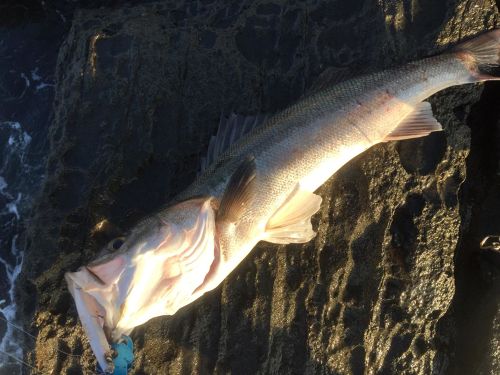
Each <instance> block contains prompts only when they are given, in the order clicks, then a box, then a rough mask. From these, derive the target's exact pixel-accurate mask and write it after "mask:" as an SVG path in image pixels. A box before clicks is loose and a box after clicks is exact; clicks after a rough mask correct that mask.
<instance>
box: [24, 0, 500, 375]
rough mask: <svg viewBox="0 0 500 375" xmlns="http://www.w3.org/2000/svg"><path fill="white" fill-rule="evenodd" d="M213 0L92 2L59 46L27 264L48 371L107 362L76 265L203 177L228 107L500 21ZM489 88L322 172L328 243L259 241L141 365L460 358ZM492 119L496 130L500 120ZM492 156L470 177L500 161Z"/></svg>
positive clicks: (146, 351) (270, 104)
mask: <svg viewBox="0 0 500 375" xmlns="http://www.w3.org/2000/svg"><path fill="white" fill-rule="evenodd" d="M201 3H203V4H202V5H197V4H198V3H196V4H193V3H192V2H188V1H186V2H183V1H181V2H178V1H177V2H171V1H167V2H157V3H156V2H152V3H147V4H144V5H137V6H126V7H118V6H113V5H110V6H108V7H107V8H102V9H93V10H92V9H91V10H85V9H83V10H78V11H76V12H75V15H74V19H73V21H72V27H71V30H70V31H69V33H68V35H67V37H66V40H65V42H64V43H63V45H62V46H61V49H60V53H59V58H58V67H57V73H56V77H57V86H56V98H55V116H54V119H53V122H52V124H51V129H50V157H49V161H48V170H47V180H46V184H45V186H44V189H43V192H42V194H41V196H40V198H39V201H38V203H37V205H36V207H35V210H34V213H33V217H32V220H31V221H30V223H29V239H28V243H29V246H28V248H27V257H26V266H25V269H24V277H25V278H26V279H30V280H33V282H34V283H35V285H36V286H37V304H36V310H35V312H34V318H33V324H34V325H35V326H36V327H37V328H38V329H39V334H38V340H37V343H36V344H35V347H34V349H33V351H32V352H31V353H30V354H29V356H28V357H30V358H32V359H33V361H34V363H37V365H38V366H39V369H40V371H41V372H47V373H48V372H50V371H55V372H58V371H59V372H62V373H66V372H68V373H69V372H71V373H80V372H79V371H81V372H83V373H89V372H91V371H93V369H94V359H93V356H92V353H91V351H90V348H89V346H88V343H87V341H86V340H82V337H83V331H82V328H81V327H80V325H79V324H77V323H76V322H77V317H76V311H75V309H74V307H72V304H71V303H70V301H71V299H70V296H69V294H68V292H67V290H66V288H65V286H64V280H63V275H64V272H65V271H68V270H74V269H76V268H77V267H78V266H79V265H82V264H85V263H86V262H88V261H89V260H91V259H92V258H93V257H94V256H95V255H96V254H97V253H98V251H99V249H100V247H101V246H102V242H103V239H99V238H98V236H97V237H95V236H93V231H94V229H93V228H94V227H95V225H96V224H97V223H99V222H101V221H102V220H103V219H106V220H107V221H109V222H110V223H112V224H113V225H116V226H117V227H120V228H123V229H127V228H130V227H131V226H132V225H133V224H134V223H135V222H136V221H137V220H138V219H139V218H141V217H143V216H144V215H147V214H148V213H151V212H153V211H154V210H156V209H157V208H158V207H161V206H162V205H163V204H165V203H167V202H168V200H169V199H170V198H171V197H173V196H174V195H175V194H176V193H178V192H179V191H181V190H182V189H183V188H185V187H186V186H187V185H188V184H189V183H190V182H191V181H192V180H193V179H194V178H195V175H196V171H197V169H198V165H199V159H200V156H201V155H203V154H204V153H205V149H206V147H207V144H208V141H209V138H210V136H211V135H212V134H213V133H214V132H215V129H216V127H217V123H218V117H219V114H220V112H221V111H229V110H235V111H237V112H241V113H257V112H264V113H268V112H274V111H277V110H279V109H280V108H282V107H284V106H286V105H289V104H290V103H292V102H293V101H294V100H296V99H297V98H299V97H300V96H301V95H303V94H304V92H305V91H306V90H307V89H308V88H309V87H310V86H311V85H312V83H313V82H314V81H315V80H316V79H317V77H318V75H319V73H320V72H321V71H323V70H324V69H325V68H326V67H328V66H338V65H344V64H348V65H353V66H355V67H364V66H367V65H369V66H370V68H371V69H382V68H384V67H386V66H392V65H394V64H396V63H400V62H404V61H407V60H409V59H411V58H420V57H423V56H425V55H428V54H432V53H434V52H436V51H437V50H438V49H441V47H442V46H445V45H448V44H451V43H454V42H456V41H458V40H459V38H464V37H466V36H471V35H474V34H477V33H479V32H481V31H483V30H484V29H485V28H486V27H487V28H491V27H493V25H494V24H495V22H498V10H497V8H495V7H494V6H493V5H492V4H490V3H488V4H486V3H485V4H484V5H483V6H482V7H479V8H473V10H471V11H470V12H467V11H466V10H467V9H469V8H470V4H469V2H467V1H445V2H442V3H440V4H434V3H432V4H430V1H420V2H414V1H395V2H383V4H382V5H378V4H379V3H377V2H367V1H340V0H338V1H335V2H333V3H332V4H330V5H328V4H327V3H325V2H315V1H311V2H307V3H303V2H294V3H292V2H284V1H273V2H272V3H271V2H266V3H264V2H263V3H259V4H255V3H254V2H251V1H241V2H236V3H232V4H231V5H230V6H225V5H224V4H223V2H219V1H202V2H201ZM206 4H209V6H206ZM425 7H428V8H429V9H433V10H434V9H435V13H433V12H431V11H430V10H429V11H427V10H425V11H424V8H425ZM431 13H432V14H431ZM438 46H439V47H438ZM481 91H482V86H467V87H460V88H453V89H449V90H445V91H444V92H442V93H440V94H438V95H436V96H434V97H433V98H432V99H431V102H432V104H433V107H434V108H435V112H436V116H437V118H438V120H439V121H440V122H441V123H442V124H443V125H444V127H445V132H444V133H443V134H441V135H436V136H432V137H431V138H428V139H425V140H421V141H414V142H401V143H396V144H394V143H392V144H383V145H378V146H375V147H373V148H372V149H371V150H370V151H368V152H367V153H365V154H363V155H361V156H359V157H357V158H355V159H354V160H352V161H351V162H350V163H349V164H348V165H346V166H345V167H344V168H342V169H341V170H340V171H339V172H338V173H337V174H336V175H335V176H334V177H333V178H332V179H330V180H329V181H328V182H327V183H326V184H325V185H324V186H323V187H322V188H321V189H320V190H319V193H320V194H321V195H322V197H323V205H322V208H321V211H320V212H319V213H318V215H317V217H316V218H315V219H314V220H315V225H316V226H317V229H318V236H317V237H316V239H315V240H314V241H312V242H310V243H308V244H305V245H303V246H297V245H295V246H286V247H277V246H273V245H270V244H262V245H259V246H258V247H257V248H256V249H254V251H253V252H252V253H251V255H250V256H249V257H247V259H245V261H244V262H242V264H241V265H240V266H239V267H238V268H237V269H236V270H235V271H234V272H233V273H232V274H231V275H230V276H229V277H228V278H227V280H225V281H224V282H223V284H222V285H221V286H220V287H218V288H217V289H216V290H214V291H213V292H211V293H208V294H207V295H205V296H204V297H203V298H201V299H200V300H198V301H196V302H194V303H193V304H192V305H190V306H186V307H185V308H183V309H182V310H180V311H179V312H178V313H177V314H175V315H174V316H172V317H160V318H156V319H153V320H152V321H150V322H148V323H147V324H145V325H144V326H143V327H140V328H138V329H137V330H136V331H135V333H134V334H133V337H134V340H135V344H136V365H135V368H134V370H133V371H132V373H133V374H134V373H135V374H151V373H185V374H191V373H222V372H224V373H226V372H232V373H238V374H245V373H249V374H251V373H297V374H304V373H305V374H313V373H314V374H340V373H342V374H361V373H377V374H384V373H386V374H392V373H401V374H429V373H438V372H439V373H445V372H447V371H448V372H449V373H451V371H452V370H453V369H454V366H453V365H450V364H451V363H452V362H453V361H454V360H457V354H456V353H463V352H464V351H466V349H467V348H469V346H468V345H467V344H465V341H464V337H466V336H467V334H468V333H469V332H471V331H472V330H473V328H474V327H475V326H474V325H473V324H471V326H470V327H468V328H463V329H462V328H457V327H458V323H463V322H464V321H465V317H466V316H468V315H466V314H465V313H460V311H459V310H460V308H459V307H458V304H459V303H460V302H463V303H470V302H469V299H470V298H471V296H470V292H468V291H467V287H465V286H464V285H460V282H458V283H457V288H459V289H460V288H462V289H460V290H461V292H460V293H461V294H460V295H455V282H456V278H455V277H456V276H455V270H456V268H455V266H456V265H458V268H459V269H460V270H461V271H460V272H462V276H461V277H462V279H463V280H464V281H465V280H466V279H467V278H466V277H464V276H463V275H464V274H465V273H466V271H467V267H466V266H465V263H466V261H465V260H464V259H459V261H458V263H457V264H456V263H455V254H456V252H458V251H460V250H461V249H462V248H463V247H464V246H471V247H472V246H473V245H474V244H476V243H477V240H478V238H479V234H480V232H481V230H479V224H477V226H476V225H475V224H471V221H470V220H469V218H470V217H473V218H474V219H476V220H478V221H481V223H484V222H486V220H485V219H484V218H483V216H481V215H482V214H481V208H480V207H479V206H475V203H470V204H471V206H468V205H467V204H465V203H463V202H462V195H461V190H460V189H461V188H462V187H463V186H464V181H466V182H465V185H469V184H470V185H471V186H472V183H470V182H467V180H466V177H467V178H468V176H469V175H468V174H469V172H470V165H468V162H467V156H468V153H469V151H470V150H471V149H470V144H471V135H470V134H471V133H470V129H469V128H468V127H467V123H469V122H470V121H479V120H480V119H481V117H480V115H479V114H478V113H479V112H480V111H479V110H476V112H474V111H473V112H472V115H471V107H472V106H478V107H477V108H482V107H481V106H482V104H481V103H482V102H483V101H487V100H492V99H488V98H489V97H490V98H491V97H498V96H495V95H497V94H498V93H496V94H495V93H494V92H489V93H488V90H485V92H484V93H483V94H481ZM481 95H482V96H481ZM488 95H489V96H488ZM491 106H492V104H491V103H490V105H489V108H491ZM473 108H474V107H473ZM496 108H500V106H497V107H496ZM493 112H494V111H493V110H492V109H491V110H490V112H488V113H489V116H491V118H488V121H490V120H491V124H493V123H494V122H493V121H494V120H496V121H498V118H499V117H498V116H499V114H498V112H494V113H493ZM457 113H458V114H460V116H457ZM474 113H476V115H474ZM474 116H475V117H474ZM482 131H484V132H485V133H484V134H485V135H483V136H482V137H483V138H481V139H484V138H486V137H487V135H486V134H491V133H487V130H482ZM474 132H477V130H473V135H474ZM474 147H475V149H476V152H477V149H478V147H479V146H478V145H477V144H476V145H475V146H474V141H473V149H474ZM412 155H413V157H412ZM414 155H418V157H414ZM490 157H492V155H490ZM481 160H482V159H481ZM496 160H498V159H496ZM481 171H482V172H478V173H480V174H479V175H477V174H474V172H471V175H472V176H475V177H477V178H480V179H483V180H487V179H488V178H491V175H492V170H490V169H488V170H485V169H482V170H481ZM481 173H483V174H481ZM495 173H496V172H495ZM480 186H482V187H483V189H484V191H483V190H481V189H480V190H479V191H474V189H472V187H469V189H472V192H469V193H468V194H469V195H468V197H474V198H475V199H476V198H478V197H479V196H481V195H482V193H483V192H487V195H488V196H490V201H488V202H491V203H489V204H491V206H492V207H496V212H497V213H498V207H500V204H499V203H498V200H497V197H498V194H497V195H496V196H495V193H494V192H495V191H497V190H494V188H493V187H491V188H486V187H485V186H486V185H480ZM466 197H467V195H466ZM471 199H472V198H471ZM481 202H484V204H487V202H486V200H481ZM492 212H494V211H492ZM471 215H472V216H471ZM491 215H492V216H494V215H493V213H492V214H491ZM480 218H483V219H480ZM492 222H494V221H492ZM496 222H497V223H498V221H496ZM488 229H489V230H491V231H493V230H495V227H494V226H493V224H491V225H490V226H489V227H488ZM481 234H482V232H481ZM464 235H465V237H464V238H462V236H464ZM465 244H466V245H465ZM483 268H484V267H483ZM479 269H480V267H477V270H479ZM494 270H495V269H494V268H493V271H491V270H490V271H487V272H486V274H488V272H490V273H493V274H494ZM478 273H482V271H478ZM487 280H488V283H489V284H488V285H490V287H489V288H490V289H487V290H486V291H485V292H484V293H483V294H481V296H480V297H477V298H475V297H474V298H472V300H473V302H475V306H480V305H481V302H484V300H486V299H487V297H490V299H492V300H494V296H495V294H494V291H495V290H496V289H494V288H495V287H494V286H491V285H497V284H495V282H496V281H494V280H498V278H496V279H495V278H494V277H493V276H487ZM481 283H483V281H481V282H478V284H480V285H482V284H481ZM474 290H477V289H474ZM24 298H25V299H28V298H29V296H26V295H25V296H24ZM453 301H454V304H455V305H456V307H455V310H450V304H451V303H452V302H453ZM493 306H496V305H494V302H491V303H490V304H488V307H487V308H486V307H485V308H484V309H483V308H480V307H477V308H476V307H469V308H468V309H471V310H472V311H474V312H476V313H477V314H478V316H480V317H486V319H484V321H483V322H481V326H482V328H483V332H484V331H486V330H487V329H490V330H493V329H494V327H498V322H499V321H500V318H498V313H495V312H494V311H493ZM467 311H468V310H467ZM31 318H32V317H31V316H27V321H29V320H30V319H31ZM454 324H457V326H455V325H454ZM446 327H451V329H445V328H446ZM469 328H470V329H469ZM457 332H458V333H457ZM485 337H487V339H485V340H484V341H481V345H480V347H481V348H482V349H484V350H483V352H484V353H479V352H478V353H476V354H475V356H470V357H469V358H472V357H474V358H480V360H481V361H482V362H481V366H482V367H481V368H484V369H485V370H484V372H483V373H485V374H493V373H494V370H495V368H494V366H496V364H495V363H497V362H495V358H498V355H499V354H498V353H499V352H498V345H497V346H496V347H495V345H494V343H497V342H498V335H497V334H496V332H493V333H491V334H490V335H489V336H485ZM478 340H479V338H478ZM495 340H497V341H495ZM60 341H63V344H64V345H65V346H67V347H68V349H69V350H76V351H77V352H78V353H80V352H81V353H82V357H81V358H80V363H81V367H78V366H76V365H75V364H74V362H73V361H72V359H71V357H69V356H66V357H64V356H61V357H58V358H54V356H53V353H54V352H53V350H54V349H55V348H58V347H61V345H63V344H62V343H61V342H60ZM455 348H456V350H457V351H456V352H455ZM485 353H486V354H485ZM457 368H458V369H460V367H457ZM467 368H468V369H470V371H468V373H473V369H472V368H470V367H467ZM436 369H438V370H436ZM488 371H489V372H488Z"/></svg>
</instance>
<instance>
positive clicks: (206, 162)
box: [200, 113, 267, 173]
mask: <svg viewBox="0 0 500 375" xmlns="http://www.w3.org/2000/svg"><path fill="white" fill-rule="evenodd" d="M266 119H267V116H266V115H262V114H258V115H256V116H242V115H237V114H236V113H231V114H230V115H229V116H228V117H226V116H224V114H222V115H221V117H220V121H219V129H218V130H217V134H216V135H214V136H212V138H211V139H210V142H209V144H208V152H207V156H206V157H204V158H202V159H201V166H200V173H203V172H204V171H205V170H206V169H207V168H208V167H209V166H210V164H212V163H213V162H214V161H215V160H216V159H217V158H218V157H219V156H220V155H221V154H223V153H224V152H225V151H226V150H227V149H228V148H229V147H231V145H232V144H234V143H235V142H237V141H239V140H240V139H241V138H242V137H243V136H244V135H246V134H248V133H250V132H251V131H252V130H253V129H255V128H257V127H258V126H259V125H261V124H262V123H264V122H265V121H266Z"/></svg>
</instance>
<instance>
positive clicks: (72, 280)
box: [66, 197, 216, 368]
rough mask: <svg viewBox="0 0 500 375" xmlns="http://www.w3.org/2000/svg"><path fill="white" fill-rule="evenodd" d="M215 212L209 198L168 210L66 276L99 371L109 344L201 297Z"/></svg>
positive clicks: (209, 261) (213, 244)
mask: <svg viewBox="0 0 500 375" xmlns="http://www.w3.org/2000/svg"><path fill="white" fill-rule="evenodd" d="M215 212H216V206H215V200H214V199H212V198H210V197H203V198H195V199H190V200H188V201H185V202H180V203H177V204H175V205H172V206H170V207H168V208H166V209H164V210H162V211H160V212H159V213H156V214H155V215H152V216H151V217H148V218H146V219H145V220H143V221H141V222H140V223H138V224H137V225H136V226H135V227H134V228H133V229H132V230H131V231H130V233H129V234H128V235H127V236H125V237H118V238H115V239H114V240H112V241H110V242H109V243H108V244H107V245H106V246H105V247H104V249H103V253H104V254H103V255H102V256H100V257H99V258H98V259H96V260H95V261H93V262H91V263H89V264H88V265H86V266H84V267H81V268H80V269H79V270H78V271H76V272H68V273H67V274H66V280H67V283H68V288H69V289H70V292H71V294H72V295H73V298H74V299H75V303H76V305H77V310H78V315H79V317H80V320H81V322H82V325H83V327H84V329H85V331H86V333H87V336H88V337H89V341H90V344H91V347H92V349H93V351H94V353H95V354H96V357H97V359H98V361H99V363H100V365H101V367H102V368H104V365H105V364H106V362H105V361H106V353H107V352H109V343H110V342H117V341H119V340H120V339H121V338H122V336H123V335H124V334H125V335H127V334H129V333H130V332H131V331H132V329H133V328H134V327H136V326H138V325H141V324H143V323H145V322H147V321H148V320H149V319H151V318H154V317H156V316H160V315H172V314H174V313H175V312H176V311H177V310H178V309H180V308H181V307H183V306H185V305H187V304H189V303H191V302H192V301H193V300H194V299H196V298H197V297H198V296H199V293H197V290H198V287H199V286H200V285H201V284H202V283H203V282H204V280H205V277H206V275H207V274H208V273H209V271H210V268H211V267H212V263H213V262H214V259H215V252H216V233H215ZM101 362H102V363H101Z"/></svg>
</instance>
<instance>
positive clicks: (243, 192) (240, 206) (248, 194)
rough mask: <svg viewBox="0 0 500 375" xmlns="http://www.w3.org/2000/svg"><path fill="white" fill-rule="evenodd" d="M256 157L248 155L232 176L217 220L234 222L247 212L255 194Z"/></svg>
mask: <svg viewBox="0 0 500 375" xmlns="http://www.w3.org/2000/svg"><path fill="white" fill-rule="evenodd" d="M254 181H255V159H254V157H253V156H249V157H247V158H246V159H245V160H244V161H243V162H242V163H241V165H240V166H239V167H238V169H236V171H235V172H234V173H233V175H232V176H231V179H230V180H229V183H228V184H227V187H226V191H225V192H224V195H223V196H222V199H221V202H220V206H219V212H218V213H217V220H221V221H228V222H231V223H234V222H236V221H238V219H239V218H240V217H241V215H242V214H243V213H244V212H245V209H246V208H247V207H248V204H249V202H250V201H251V199H252V196H253V194H254Z"/></svg>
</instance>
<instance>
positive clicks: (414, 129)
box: [383, 102, 443, 142]
mask: <svg viewBox="0 0 500 375" xmlns="http://www.w3.org/2000/svg"><path fill="white" fill-rule="evenodd" d="M440 130H443V127H442V126H441V124H440V123H439V122H438V120H436V119H435V118H434V115H433V114H432V107H431V105H430V103H429V102H421V103H419V104H418V105H417V106H416V107H415V109H414V110H413V112H412V113H410V114H409V115H408V116H406V117H405V118H404V119H403V121H401V122H400V123H399V125H398V126H397V127H396V129H394V130H393V131H392V132H390V133H389V134H388V135H387V136H386V137H385V138H384V140H383V142H387V141H399V140H402V139H410V138H418V137H424V136H426V135H429V134H430V133H431V132H436V131H440Z"/></svg>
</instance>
